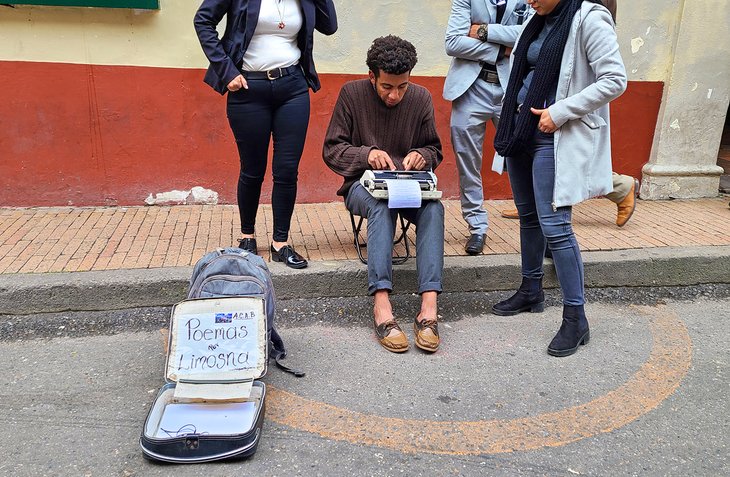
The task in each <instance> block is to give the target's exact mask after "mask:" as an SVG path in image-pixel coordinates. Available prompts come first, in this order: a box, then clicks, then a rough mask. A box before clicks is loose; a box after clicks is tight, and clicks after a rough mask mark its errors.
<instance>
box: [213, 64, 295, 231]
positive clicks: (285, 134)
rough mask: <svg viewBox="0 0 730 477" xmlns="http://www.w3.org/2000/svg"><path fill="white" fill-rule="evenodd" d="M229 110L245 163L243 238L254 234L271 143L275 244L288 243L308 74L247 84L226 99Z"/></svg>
mask: <svg viewBox="0 0 730 477" xmlns="http://www.w3.org/2000/svg"><path fill="white" fill-rule="evenodd" d="M226 109H227V113H228V122H229V124H230V126H231V130H233V135H234V136H235V138H236V144H237V145H238V155H239V156H240V160H241V172H240V174H239V177H238V212H239V214H240V215H241V232H242V233H244V234H252V233H254V226H255V225H256V213H257V212H258V208H259V198H260V196H261V184H262V183H263V182H264V175H265V174H266V161H267V158H268V154H269V144H270V142H271V138H272V137H273V139H274V154H273V161H272V167H271V170H272V172H273V175H274V187H273V189H272V191H271V208H272V210H273V215H274V236H273V240H274V241H275V242H286V241H287V239H288V237H289V229H290V226H291V217H292V214H293V213H294V203H295V202H296V198H297V177H298V174H299V161H300V159H301V158H302V151H303V150H304V140H305V138H306V136H307V127H308V126H309V86H308V85H307V80H306V79H305V78H304V73H302V71H301V69H299V68H297V69H296V71H295V72H294V73H293V74H290V75H287V76H282V77H281V78H278V79H275V80H273V81H269V80H268V79H249V80H248V89H240V90H238V91H236V92H233V93H231V92H229V93H228V103H227V108H226Z"/></svg>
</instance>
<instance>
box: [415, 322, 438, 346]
mask: <svg viewBox="0 0 730 477" xmlns="http://www.w3.org/2000/svg"><path fill="white" fill-rule="evenodd" d="M413 333H414V334H415V335H416V346H418V347H419V348H421V349H422V350H424V351H428V352H430V353H433V352H434V351H436V350H437V349H439V344H440V343H441V338H439V328H438V323H436V320H426V319H424V320H421V321H418V318H416V319H415V320H414V321H413Z"/></svg>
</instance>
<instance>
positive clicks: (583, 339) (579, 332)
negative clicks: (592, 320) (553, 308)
mask: <svg viewBox="0 0 730 477" xmlns="http://www.w3.org/2000/svg"><path fill="white" fill-rule="evenodd" d="M590 338H591V333H590V330H589V329H588V320H587V319H586V312H585V310H584V309H583V305H580V306H569V305H565V306H564V307H563V324H561V325H560V329H559V330H558V334H556V335H555V338H553V340H552V341H551V342H550V345H549V346H548V350H547V351H548V354H550V355H552V356H570V355H571V354H573V353H575V352H576V351H577V350H578V347H579V346H580V345H584V344H588V340H589V339H590Z"/></svg>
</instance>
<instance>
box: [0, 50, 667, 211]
mask: <svg viewBox="0 0 730 477" xmlns="http://www.w3.org/2000/svg"><path fill="white" fill-rule="evenodd" d="M0 77H2V78H3V79H4V85H3V86H4V87H3V90H2V91H3V92H2V93H1V94H2V98H0V185H2V187H0V206H53V205H77V206H80V205H140V204H142V203H143V201H144V199H145V198H146V197H147V196H148V195H149V194H150V193H157V192H166V191H170V190H173V189H178V190H189V189H191V188H192V187H194V186H202V187H205V188H208V189H213V190H215V191H217V192H218V193H219V195H220V201H221V202H223V203H235V201H236V182H237V174H238V154H237V152H236V147H235V143H234V141H233V137H232V134H231V132H230V130H229V128H228V123H227V120H226V116H225V98H223V97H221V96H219V95H218V94H217V93H215V92H214V91H213V90H212V89H210V88H209V87H208V86H207V85H205V84H204V83H203V82H202V77H203V71H202V70H190V69H176V68H146V67H126V66H96V65H74V64H57V63H31V62H12V61H6V62H1V61H0ZM359 77H360V76H356V75H334V74H324V75H322V89H321V90H320V91H319V92H318V93H316V94H313V95H312V115H311V119H310V124H309V136H308V138H307V143H306V146H305V150H304V156H303V158H302V164H301V167H300V179H299V184H300V185H299V195H298V200H299V201H300V202H330V201H334V200H337V198H336V196H335V191H336V189H337V188H338V187H339V185H340V182H341V181H340V178H339V177H338V176H336V175H335V174H334V173H332V172H330V171H329V169H327V167H326V166H325V165H324V163H323V162H322V159H321V147H322V141H323V139H324V134H325V131H326V129H327V124H328V121H329V116H330V113H331V111H332V107H333V106H334V103H335V101H336V99H337V94H338V92H339V89H340V87H341V85H342V84H343V83H344V82H345V81H348V80H351V79H355V78H359ZM413 80H414V81H415V82H416V83H419V84H421V85H423V86H425V87H427V88H428V89H429V90H430V91H431V92H432V93H433V97H434V104H435V108H436V121H437V128H438V131H439V134H440V135H441V139H442V142H443V145H444V153H445V159H444V162H443V164H442V165H441V166H440V167H439V169H438V176H439V186H440V187H439V188H440V189H442V190H443V191H444V194H445V197H450V198H455V197H458V194H459V188H458V180H457V174H456V166H455V164H454V157H453V153H452V152H451V141H450V139H449V115H450V104H449V103H448V102H447V101H444V100H443V99H442V98H441V90H442V87H443V78H442V77H414V78H413ZM662 89H663V85H662V83H655V82H632V83H630V84H629V89H628V91H627V92H626V93H625V94H624V95H623V96H622V97H621V98H619V99H618V100H617V101H615V102H614V103H613V105H612V108H613V109H612V128H613V139H614V143H613V144H614V146H613V147H614V169H616V170H617V171H619V172H623V173H627V174H631V175H635V176H637V177H638V176H640V174H641V167H642V166H643V164H644V163H645V162H646V161H647V160H648V157H649V153H650V150H651V144H652V140H653V135H654V126H655V124H656V118H657V113H658V110H659V104H660V102H661V96H662ZM493 135H494V129H493V128H492V127H491V126H489V127H488V131H487V140H486V145H485V167H484V170H485V173H484V184H485V196H486V197H487V198H506V197H509V196H510V190H509V185H508V182H507V177H506V175H505V176H502V177H500V176H498V175H497V174H494V173H492V172H487V170H488V169H489V165H491V158H492V155H493V150H492V147H491V142H492V139H493ZM270 192H271V180H270V175H269V178H267V180H266V181H265V183H264V191H263V195H264V196H263V197H262V201H263V202H267V201H268V200H269V197H270Z"/></svg>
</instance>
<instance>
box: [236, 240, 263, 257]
mask: <svg viewBox="0 0 730 477" xmlns="http://www.w3.org/2000/svg"><path fill="white" fill-rule="evenodd" d="M238 248H240V249H242V250H245V251H247V252H250V253H252V254H254V255H258V247H256V239H254V238H245V239H241V240H239V241H238Z"/></svg>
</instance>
